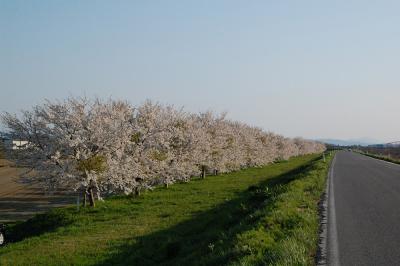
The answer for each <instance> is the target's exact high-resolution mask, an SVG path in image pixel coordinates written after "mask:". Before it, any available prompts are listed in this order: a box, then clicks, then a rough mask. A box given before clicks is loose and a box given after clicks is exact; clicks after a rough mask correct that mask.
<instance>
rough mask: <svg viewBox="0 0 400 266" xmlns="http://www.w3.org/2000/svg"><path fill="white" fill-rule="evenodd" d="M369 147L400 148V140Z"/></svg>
mask: <svg viewBox="0 0 400 266" xmlns="http://www.w3.org/2000/svg"><path fill="white" fill-rule="evenodd" d="M369 147H377V148H399V147H400V141H395V142H390V143H384V144H373V145H369Z"/></svg>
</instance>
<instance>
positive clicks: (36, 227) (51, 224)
mask: <svg viewBox="0 0 400 266" xmlns="http://www.w3.org/2000/svg"><path fill="white" fill-rule="evenodd" d="M74 221H75V217H74V216H73V215H72V214H71V213H70V212H69V211H68V210H65V209H54V210H51V211H49V212H47V213H43V214H37V215H35V216H34V217H33V218H31V219H29V220H27V221H25V222H16V223H12V224H9V225H8V226H7V228H6V239H7V242H18V241H21V240H24V239H26V238H29V237H33V236H39V235H42V234H44V233H48V232H52V231H54V230H56V229H57V228H59V227H62V226H67V225H69V224H72V223H73V222H74Z"/></svg>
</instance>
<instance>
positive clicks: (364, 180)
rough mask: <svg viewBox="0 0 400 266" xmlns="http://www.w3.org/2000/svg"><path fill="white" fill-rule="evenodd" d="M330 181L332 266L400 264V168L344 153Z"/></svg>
mask: <svg viewBox="0 0 400 266" xmlns="http://www.w3.org/2000/svg"><path fill="white" fill-rule="evenodd" d="M330 178H331V182H330V184H331V185H330V186H331V188H330V195H329V197H330V201H331V202H332V201H333V204H332V203H331V204H330V207H331V205H334V208H333V210H334V211H333V212H334V215H331V214H332V210H330V212H329V216H328V217H329V218H328V219H329V222H328V224H329V226H330V230H329V233H328V250H329V249H330V255H329V256H328V264H329V265H339V264H340V265H400V165H395V164H391V163H387V162H384V161H380V160H376V159H373V158H370V157H367V156H363V155H360V154H356V153H351V152H344V151H342V152H339V153H337V155H336V159H335V162H334V164H333V166H332V171H331V177H330ZM332 190H333V193H332ZM332 198H333V199H332ZM332 217H333V218H335V219H334V220H332ZM332 227H333V228H334V230H332ZM335 227H336V228H335ZM334 234H336V236H335V235H334ZM332 250H333V251H332ZM332 254H333V255H332Z"/></svg>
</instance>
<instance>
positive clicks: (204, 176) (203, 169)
mask: <svg viewBox="0 0 400 266" xmlns="http://www.w3.org/2000/svg"><path fill="white" fill-rule="evenodd" d="M201 178H202V179H204V178H206V167H205V166H204V165H203V166H202V167H201Z"/></svg>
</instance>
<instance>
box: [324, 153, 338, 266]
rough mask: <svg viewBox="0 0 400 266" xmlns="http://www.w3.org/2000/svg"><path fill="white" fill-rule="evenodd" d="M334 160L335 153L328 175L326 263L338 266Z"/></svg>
mask: <svg viewBox="0 0 400 266" xmlns="http://www.w3.org/2000/svg"><path fill="white" fill-rule="evenodd" d="M335 162H336V155H335V157H334V158H333V161H332V165H331V168H330V170H329V175H328V178H329V180H328V182H327V183H328V186H329V187H328V241H327V244H328V249H327V251H328V256H327V262H328V263H327V264H328V265H334V266H339V265H340V259H339V242H338V233H337V224H336V208H335V191H334V182H333V177H334V167H335Z"/></svg>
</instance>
